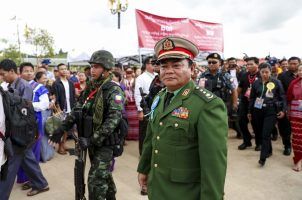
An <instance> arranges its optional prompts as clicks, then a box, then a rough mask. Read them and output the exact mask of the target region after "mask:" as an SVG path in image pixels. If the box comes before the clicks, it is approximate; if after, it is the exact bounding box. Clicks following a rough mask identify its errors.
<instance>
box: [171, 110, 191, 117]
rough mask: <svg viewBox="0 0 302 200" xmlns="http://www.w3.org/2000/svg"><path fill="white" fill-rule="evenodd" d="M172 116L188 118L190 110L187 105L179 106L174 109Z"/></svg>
mask: <svg viewBox="0 0 302 200" xmlns="http://www.w3.org/2000/svg"><path fill="white" fill-rule="evenodd" d="M172 116H174V117H178V118H181V119H188V118H189V110H188V109H187V108H185V107H179V108H176V109H175V110H173V112H172Z"/></svg>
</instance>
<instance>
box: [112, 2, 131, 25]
mask: <svg viewBox="0 0 302 200" xmlns="http://www.w3.org/2000/svg"><path fill="white" fill-rule="evenodd" d="M109 6H110V11H111V14H113V15H115V14H117V28H118V29H120V27H121V12H125V11H126V10H127V8H128V0H122V1H121V0H109Z"/></svg>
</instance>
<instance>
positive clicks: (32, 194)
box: [27, 186, 49, 197]
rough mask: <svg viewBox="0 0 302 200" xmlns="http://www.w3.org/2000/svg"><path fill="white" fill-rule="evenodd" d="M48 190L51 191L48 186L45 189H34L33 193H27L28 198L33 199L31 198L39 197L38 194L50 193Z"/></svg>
mask: <svg viewBox="0 0 302 200" xmlns="http://www.w3.org/2000/svg"><path fill="white" fill-rule="evenodd" d="M48 190H49V187H48V186H46V187H45V188H43V189H32V190H31V191H29V192H28V193H27V196H29V197H31V196H34V195H37V194H39V193H42V192H46V191H48Z"/></svg>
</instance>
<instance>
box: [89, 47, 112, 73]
mask: <svg viewBox="0 0 302 200" xmlns="http://www.w3.org/2000/svg"><path fill="white" fill-rule="evenodd" d="M88 62H89V63H90V64H93V63H95V64H100V65H102V66H103V67H104V68H105V69H107V70H110V69H111V68H112V67H113V66H114V63H115V62H114V58H113V55H112V54H111V53H110V52H109V51H106V50H99V51H96V52H94V53H93V54H92V56H91V58H90V60H89V61H88Z"/></svg>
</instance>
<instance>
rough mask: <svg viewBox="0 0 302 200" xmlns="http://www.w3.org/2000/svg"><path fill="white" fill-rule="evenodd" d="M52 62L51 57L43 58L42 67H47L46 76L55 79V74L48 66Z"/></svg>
mask: <svg viewBox="0 0 302 200" xmlns="http://www.w3.org/2000/svg"><path fill="white" fill-rule="evenodd" d="M50 63H51V61H50V59H43V60H42V62H41V65H42V67H44V68H45V69H46V76H47V78H48V79H51V80H55V76H54V74H53V73H52V72H51V71H49V70H48V66H49V64H50Z"/></svg>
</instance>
